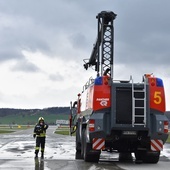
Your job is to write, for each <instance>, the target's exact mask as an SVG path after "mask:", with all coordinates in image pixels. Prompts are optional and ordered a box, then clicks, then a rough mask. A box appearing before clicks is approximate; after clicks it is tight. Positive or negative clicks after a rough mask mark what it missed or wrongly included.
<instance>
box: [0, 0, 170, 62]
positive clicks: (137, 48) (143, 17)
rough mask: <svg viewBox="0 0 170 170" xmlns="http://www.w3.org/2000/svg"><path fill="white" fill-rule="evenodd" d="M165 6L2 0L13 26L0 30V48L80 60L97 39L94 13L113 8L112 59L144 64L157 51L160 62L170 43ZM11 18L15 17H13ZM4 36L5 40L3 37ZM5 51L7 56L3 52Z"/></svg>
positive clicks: (98, 0)
mask: <svg viewBox="0 0 170 170" xmlns="http://www.w3.org/2000/svg"><path fill="white" fill-rule="evenodd" d="M169 5H170V2H169V1H168V0H165V1H164V2H162V1H161V0H157V1H153V0H152V1H149V2H148V1H147V0H143V1H129V0H128V1H123V0H122V1H121V0H119V1H118V0H117V1H116V0H114V1H113V0H108V1H107V3H106V2H105V1H103V0H94V1H90V0H87V1H70V0H58V1H54V0H51V1H48V2H47V1H46V0H41V1H36V2H34V3H32V1H29V0H27V1H22V0H13V1H9V0H6V1H5V2H4V1H1V2H0V11H1V13H3V14H6V13H7V14H8V15H9V16H13V18H12V19H13V22H14V23H15V21H17V22H16V24H17V25H18V26H17V27H16V26H15V29H14V28H13V27H12V26H11V27H9V28H8V30H3V33H2V34H0V36H1V37H0V38H1V39H2V40H3V41H2V43H1V44H2V47H3V48H4V50H6V51H12V50H13V51H12V52H13V54H14V55H13V57H14V58H15V57H16V58H17V57H19V58H20V57H22V56H21V54H20V55H19V52H18V49H19V48H25V49H27V50H30V51H33V52H34V51H36V50H39V51H41V52H43V53H46V54H48V56H49V57H53V56H61V57H62V59H65V60H68V59H69V60H72V59H76V60H82V59H83V58H84V56H83V55H84V54H86V55H88V56H86V57H85V58H87V57H89V56H90V54H91V50H92V46H93V43H94V42H95V39H96V35H97V20H96V19H95V17H96V15H97V13H98V12H100V11H101V10H112V11H114V12H115V13H117V18H116V20H115V47H116V48H115V53H116V55H117V56H116V55H115V57H116V58H117V59H116V61H117V62H119V63H124V62H126V63H131V64H133V63H135V64H136V63H137V62H138V61H140V62H145V60H144V59H146V58H147V60H148V61H152V58H153V57H152V56H153V55H154V56H155V57H156V59H157V61H158V62H160V61H161V60H160V59H159V55H158V54H162V57H164V59H165V61H163V60H162V61H161V62H162V63H163V62H164V63H167V62H166V61H167V56H169V51H168V50H167V49H169V48H168V47H167V44H169V41H170V40H169V36H168V35H169V30H170V23H169V15H170V12H169ZM16 18H17V19H18V20H15V21H14V19H16ZM10 28H11V29H10ZM4 33H5V34H4ZM3 35H5V36H3ZM153 35H154V36H153ZM157 35H159V36H157ZM5 38H6V39H7V40H8V41H4V39H5ZM3 43H4V46H3ZM118 45H121V46H118ZM7 47H8V48H7ZM81 53H82V55H81ZM155 53H156V54H155ZM4 54H6V56H8V57H7V58H10V57H9V55H7V52H6V53H5V52H4ZM2 56H3V55H2Z"/></svg>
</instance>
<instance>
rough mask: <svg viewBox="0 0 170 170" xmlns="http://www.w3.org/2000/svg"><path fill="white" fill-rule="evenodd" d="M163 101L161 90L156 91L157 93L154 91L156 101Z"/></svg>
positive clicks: (156, 102)
mask: <svg viewBox="0 0 170 170" xmlns="http://www.w3.org/2000/svg"><path fill="white" fill-rule="evenodd" d="M161 102H162V98H161V92H159V91H155V93H154V103H155V104H160V103H161Z"/></svg>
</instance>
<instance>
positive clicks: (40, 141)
mask: <svg viewBox="0 0 170 170" xmlns="http://www.w3.org/2000/svg"><path fill="white" fill-rule="evenodd" d="M40 147H41V156H42V157H43V156H44V149H45V137H37V138H36V147H35V154H36V155H38V152H39V150H40Z"/></svg>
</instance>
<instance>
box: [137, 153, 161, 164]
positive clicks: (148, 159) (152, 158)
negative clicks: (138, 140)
mask: <svg viewBox="0 0 170 170" xmlns="http://www.w3.org/2000/svg"><path fill="white" fill-rule="evenodd" d="M159 156H160V152H152V151H137V152H135V157H136V161H137V162H138V161H142V162H144V163H154V164H156V163H158V161H159Z"/></svg>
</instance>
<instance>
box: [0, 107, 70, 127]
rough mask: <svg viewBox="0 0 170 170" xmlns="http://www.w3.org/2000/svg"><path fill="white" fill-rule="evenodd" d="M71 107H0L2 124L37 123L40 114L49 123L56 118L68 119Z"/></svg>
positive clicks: (0, 122) (0, 121)
mask: <svg viewBox="0 0 170 170" xmlns="http://www.w3.org/2000/svg"><path fill="white" fill-rule="evenodd" d="M68 115H69V107H51V108H44V109H10V108H0V124H35V123H36V122H37V120H38V118H39V117H40V116H42V117H44V119H45V121H46V122H48V123H49V124H55V122H56V119H64V120H66V119H68Z"/></svg>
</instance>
